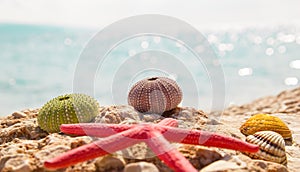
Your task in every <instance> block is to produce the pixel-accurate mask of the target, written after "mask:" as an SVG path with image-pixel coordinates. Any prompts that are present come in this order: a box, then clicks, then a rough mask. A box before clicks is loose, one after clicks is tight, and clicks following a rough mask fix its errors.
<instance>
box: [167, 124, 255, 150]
mask: <svg viewBox="0 0 300 172" xmlns="http://www.w3.org/2000/svg"><path fill="white" fill-rule="evenodd" d="M164 128H168V129H167V132H165V133H164V137H166V139H168V140H169V141H171V142H180V143H185V144H194V145H203V146H212V147H219V148H225V149H232V150H237V151H242V152H253V153H255V152H257V151H258V150H259V147H258V146H257V145H254V144H250V143H247V142H245V141H242V140H240V139H237V138H234V137H229V136H223V135H221V134H217V133H211V132H207V131H200V130H188V129H181V128H172V127H164Z"/></svg>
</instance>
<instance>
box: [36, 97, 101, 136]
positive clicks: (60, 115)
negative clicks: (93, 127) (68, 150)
mask: <svg viewBox="0 0 300 172" xmlns="http://www.w3.org/2000/svg"><path fill="white" fill-rule="evenodd" d="M98 111H99V104H98V102H97V100H95V99H94V98H92V97H90V96H88V95H85V94H76V93H74V94H66V95H62V96H58V97H56V98H54V99H52V100H50V101H48V102H47V103H46V104H45V105H44V106H43V107H42V108H41V109H40V111H39V113H38V117H37V121H38V125H39V126H40V127H41V128H42V129H43V130H45V131H47V132H49V133H53V132H59V131H60V130H59V127H60V125H61V124H71V123H79V122H89V121H91V120H92V119H93V118H94V117H95V116H96V115H97V114H98Z"/></svg>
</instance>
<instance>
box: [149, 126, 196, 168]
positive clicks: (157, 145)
mask: <svg viewBox="0 0 300 172" xmlns="http://www.w3.org/2000/svg"><path fill="white" fill-rule="evenodd" d="M150 135H151V138H150V139H147V140H146V141H145V142H146V144H147V145H148V146H149V147H150V148H151V149H152V151H153V152H154V153H155V154H156V155H157V157H158V158H159V159H161V160H162V161H163V162H164V163H165V164H166V165H168V166H169V167H170V168H171V169H173V170H174V171H176V172H187V171H188V172H196V171H198V170H196V169H195V168H194V167H193V166H192V164H191V163H190V162H189V161H188V160H187V159H186V158H185V157H184V156H183V155H182V154H181V153H180V152H178V150H177V149H176V148H174V147H173V146H172V145H171V144H170V143H169V142H168V141H167V140H166V139H165V138H164V137H163V136H162V134H161V133H159V132H156V131H151V132H150Z"/></svg>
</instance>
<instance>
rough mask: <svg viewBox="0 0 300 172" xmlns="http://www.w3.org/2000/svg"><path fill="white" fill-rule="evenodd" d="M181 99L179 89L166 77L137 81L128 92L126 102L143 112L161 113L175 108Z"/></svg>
mask: <svg viewBox="0 0 300 172" xmlns="http://www.w3.org/2000/svg"><path fill="white" fill-rule="evenodd" d="M181 100H182V91H181V89H180V88H179V86H178V85H177V83H176V82H175V81H174V80H172V79H169V78H166V77H152V78H147V79H143V80H141V81H138V82H137V83H136V84H135V85H133V86H132V88H131V89H130V91H129V94H128V104H129V105H131V106H133V107H134V108H135V109H136V110H138V111H139V112H143V113H144V112H146V113H158V114H161V113H163V112H165V111H169V110H171V109H174V108H176V107H177V105H178V104H179V103H180V102H181Z"/></svg>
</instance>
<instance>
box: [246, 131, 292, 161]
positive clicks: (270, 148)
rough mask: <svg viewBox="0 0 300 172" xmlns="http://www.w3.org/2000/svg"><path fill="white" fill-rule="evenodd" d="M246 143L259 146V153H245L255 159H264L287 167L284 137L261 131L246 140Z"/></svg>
mask: <svg viewBox="0 0 300 172" xmlns="http://www.w3.org/2000/svg"><path fill="white" fill-rule="evenodd" d="M246 142H249V143H252V144H256V145H258V146H259V151H258V152H257V153H245V154H246V155H248V156H249V157H251V158H253V159H262V160H266V161H272V162H276V163H279V164H283V165H287V159H286V154H285V143H284V139H283V137H282V136H281V135H280V134H278V133H276V132H273V131H259V132H256V133H254V134H253V135H249V136H247V138H246Z"/></svg>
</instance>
